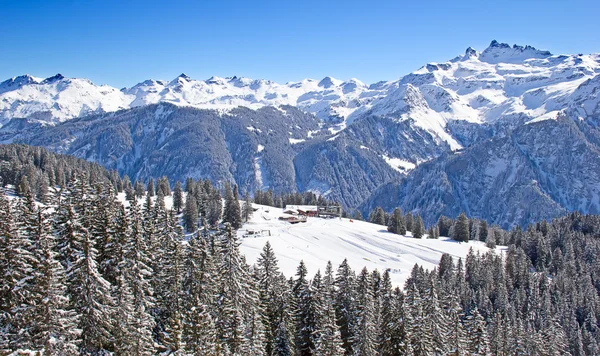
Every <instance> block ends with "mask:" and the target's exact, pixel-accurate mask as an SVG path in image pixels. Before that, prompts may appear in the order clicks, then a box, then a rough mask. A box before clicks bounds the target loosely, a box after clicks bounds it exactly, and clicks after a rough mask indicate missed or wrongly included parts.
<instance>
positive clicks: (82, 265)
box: [59, 201, 113, 352]
mask: <svg viewBox="0 0 600 356" xmlns="http://www.w3.org/2000/svg"><path fill="white" fill-rule="evenodd" d="M79 203H82V202H79ZM64 205H65V207H64V210H63V211H62V212H61V219H60V223H59V225H61V228H60V234H61V235H59V236H60V237H61V240H62V241H65V240H66V243H65V244H63V250H62V252H63V256H65V261H66V263H67V285H68V291H69V294H70V299H71V303H72V305H73V307H74V308H75V310H76V312H77V314H78V315H79V316H80V319H79V324H78V329H80V330H81V339H82V343H81V347H82V349H83V350H85V351H88V352H93V351H95V350H98V349H102V348H103V347H105V346H106V345H108V344H109V343H110V341H111V340H110V339H111V332H110V331H111V328H112V322H111V305H112V304H113V302H112V297H111V294H110V284H109V283H108V282H107V281H106V280H105V279H104V278H103V277H102V276H101V275H100V273H99V271H98V266H97V262H96V253H97V251H96V249H95V248H94V245H95V244H94V241H93V240H92V236H91V234H90V232H89V231H88V229H87V228H86V227H85V226H84V224H83V221H82V216H81V215H82V214H81V213H79V214H75V213H74V210H75V209H74V208H73V207H71V203H70V202H69V201H66V202H65V204H64ZM76 210H79V211H81V210H82V209H81V208H79V209H76ZM62 214H64V215H62ZM63 224H64V225H63ZM65 225H66V226H65ZM65 233H66V235H63V234H65Z"/></svg>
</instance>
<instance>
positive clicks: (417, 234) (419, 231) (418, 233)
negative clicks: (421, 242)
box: [412, 214, 425, 239]
mask: <svg viewBox="0 0 600 356" xmlns="http://www.w3.org/2000/svg"><path fill="white" fill-rule="evenodd" d="M424 232H425V226H424V225H423V219H421V215H419V214H417V217H416V219H415V220H414V222H413V229H412V234H413V237H414V238H415V239H420V238H422V237H423V233H424Z"/></svg>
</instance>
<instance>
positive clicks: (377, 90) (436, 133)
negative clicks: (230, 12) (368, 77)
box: [0, 41, 600, 226]
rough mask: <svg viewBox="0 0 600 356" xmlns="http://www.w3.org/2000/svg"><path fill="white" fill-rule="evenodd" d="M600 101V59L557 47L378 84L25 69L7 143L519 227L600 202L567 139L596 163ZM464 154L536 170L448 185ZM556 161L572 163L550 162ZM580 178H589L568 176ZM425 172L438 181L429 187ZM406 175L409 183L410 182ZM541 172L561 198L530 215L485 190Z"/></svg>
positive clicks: (10, 110)
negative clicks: (127, 80)
mask: <svg viewBox="0 0 600 356" xmlns="http://www.w3.org/2000/svg"><path fill="white" fill-rule="evenodd" d="M599 95H600V54H589V55H582V54H575V55H552V54H551V53H550V52H548V51H541V50H537V49H535V48H533V47H531V46H517V45H514V46H509V45H507V44H503V43H498V42H496V41H492V43H491V44H490V46H489V47H488V48H486V49H485V50H483V51H481V52H478V51H476V50H474V49H472V48H468V49H467V50H466V51H465V53H464V54H461V55H460V56H457V57H455V58H453V59H451V60H449V61H447V62H444V63H430V64H427V65H425V66H423V67H422V68H420V69H418V70H416V71H414V72H412V73H410V74H408V75H406V76H404V77H401V78H400V79H397V80H392V81H384V82H378V83H374V84H371V85H365V84H363V83H361V82H360V81H358V80H355V79H352V80H348V81H340V80H336V79H333V78H330V77H327V78H324V79H322V80H312V79H307V80H303V81H300V82H295V83H286V84H278V83H275V82H271V81H267V80H251V79H247V78H238V77H232V78H217V77H213V78H210V79H208V80H194V79H191V78H189V77H188V76H185V75H180V76H179V77H177V78H175V79H174V80H171V81H157V80H148V81H145V82H143V83H140V84H137V85H135V86H133V87H131V88H124V89H122V90H117V89H115V88H111V87H108V86H96V85H94V84H92V83H91V82H89V81H88V80H84V79H67V78H64V77H63V76H61V75H57V76H54V77H52V78H48V79H40V78H35V77H31V76H22V77H16V78H13V79H10V80H8V81H5V82H3V83H2V84H0V123H1V124H2V125H3V126H2V128H0V141H2V142H23V143H28V144H35V145H43V146H46V147H49V148H51V149H53V150H55V151H59V152H63V153H69V154H74V155H76V156H79V157H82V158H86V159H89V160H93V161H97V162H99V163H102V164H103V165H105V166H107V167H111V168H115V169H118V170H119V171H120V172H121V173H127V174H129V175H130V176H132V177H135V178H144V177H148V176H153V177H157V176H162V175H168V176H169V177H171V178H172V179H184V178H185V177H186V176H188V175H189V176H193V177H199V176H209V177H211V178H212V179H213V180H214V181H216V182H219V181H221V182H222V181H225V180H234V181H236V182H238V184H240V186H244V187H245V188H247V189H256V188H263V189H267V188H271V189H274V190H276V191H288V190H300V191H305V190H311V191H315V192H317V193H319V194H323V195H327V196H328V197H329V198H331V199H335V200H337V201H339V202H341V203H342V204H343V205H344V207H345V208H347V209H349V210H353V209H355V208H357V207H358V206H360V205H361V203H363V202H364V201H365V200H368V202H367V203H366V204H364V205H363V208H364V207H367V206H369V207H372V206H374V205H377V204H379V202H378V199H383V200H386V199H387V200H386V204H384V205H385V206H386V207H388V208H391V207H393V206H396V205H400V206H402V207H403V208H404V209H405V210H406V209H409V210H413V209H414V210H420V209H425V208H426V209H429V211H430V212H431V214H430V215H431V216H428V215H427V214H425V213H422V215H424V216H425V217H426V218H428V219H429V220H433V219H435V216H434V215H435V214H440V213H444V214H448V215H456V214H457V212H459V211H463V210H464V211H468V212H470V213H471V214H472V215H473V216H476V217H479V218H487V219H490V221H493V222H497V223H500V224H503V226H510V225H513V224H516V223H518V224H523V223H527V222H529V221H532V220H533V219H534V217H536V218H541V217H551V216H556V215H557V214H559V213H562V212H564V211H565V210H574V209H580V210H582V211H583V212H596V211H598V209H600V203H598V202H597V199H596V198H595V196H596V193H597V191H598V189H597V188H598V187H597V185H596V183H595V182H597V181H600V177H596V174H595V173H594V171H592V172H589V173H588V175H586V176H581V172H580V171H581V170H578V169H577V165H578V164H580V163H581V160H582V158H581V157H583V156H581V155H579V156H578V155H577V152H579V151H578V150H576V149H565V150H561V149H559V148H560V147H558V146H556V143H557V142H570V143H572V144H573V145H576V146H577V147H578V148H581V149H582V150H583V151H585V153H586V157H588V158H589V159H590V160H591V161H592V162H595V160H594V159H593V158H594V157H595V156H594V154H595V153H594V152H596V151H597V150H598V149H599V148H600V133H599V132H598V130H597V127H599V126H600V104H599V103H600V99H599ZM241 106H243V107H246V108H240V107H241ZM120 109H128V110H126V111H118V110H120ZM534 124H535V125H534ZM572 124H574V125H572ZM529 125H533V126H532V127H536V128H539V130H538V131H536V130H531V129H526V127H527V126H529ZM541 132H545V133H547V134H548V135H552V137H551V138H548V137H541V136H539V133H541ZM517 133H518V134H519V137H518V141H519V142H528V140H530V141H532V142H535V143H536V144H535V145H534V147H530V148H528V149H529V151H528V152H530V153H531V154H529V155H526V154H525V153H524V150H523V147H524V146H523V144H519V145H515V144H512V145H511V142H514V141H515V140H517V136H515V135H516V134H517ZM536 134H537V135H536ZM569 135H571V136H569ZM573 135H574V136H573ZM573 137H574V138H575V139H570V138H573ZM489 140H492V141H494V142H496V144H493V145H490V144H486V142H488V141H489ZM511 140H512V141H511ZM191 147H193V149H192V148H191ZM192 151H193V152H192ZM463 151H464V152H465V157H470V159H471V160H472V161H477V162H479V164H481V165H482V167H483V166H486V165H488V166H489V165H492V166H493V165H494V164H495V163H494V162H495V161H494V162H492V161H489V162H488V161H486V160H485V158H486V157H492V156H493V155H494V154H495V155H499V156H501V158H502V160H503V161H506V162H513V161H514V162H517V161H518V162H520V164H521V165H520V166H519V167H521V168H520V169H521V170H522V171H523V172H525V171H526V173H523V174H516V175H512V174H509V173H506V172H507V171H500V170H499V171H498V172H497V173H498V174H497V175H496V176H494V177H495V178H493V179H492V178H490V176H489V175H482V174H478V173H477V172H479V171H478V170H477V169H478V167H476V166H472V167H473V172H470V173H469V174H468V176H469V178H468V179H466V178H464V179H463V177H466V176H467V174H465V175H462V174H461V172H462V171H461V169H457V168H453V169H452V170H451V172H453V174H450V175H448V176H447V177H446V178H444V179H443V181H441V182H438V181H436V179H437V178H436V177H438V178H439V177H440V176H441V175H440V174H437V173H436V172H439V171H443V170H444V169H445V168H444V167H446V164H448V165H451V162H458V161H460V160H457V158H456V157H458V156H460V155H462V154H463ZM190 152H191V153H190ZM467 153H468V156H467V155H466V154H467ZM548 155H549V156H548ZM542 160H544V161H545V162H554V161H557V162H558V161H560V162H563V163H565V164H566V167H565V168H564V169H563V170H551V169H549V167H546V166H544V167H541V168H540V166H537V164H538V163H537V162H541V161H542ZM430 161H431V162H433V163H432V164H430V165H426V166H425V167H423V168H422V169H421V166H422V165H423V163H424V162H430ZM595 164H596V163H594V165H595ZM427 167H435V169H433V168H427ZM457 167H462V165H458V166H457ZM425 170H428V171H425ZM436 170H437V171H436ZM488 171H489V172H491V171H494V170H493V169H491V168H490V169H488ZM456 172H458V174H454V173H456ZM494 172H495V171H494ZM503 172H504V173H503ZM578 172H579V173H578ZM589 174H591V176H590V175H589ZM569 175H574V176H575V178H574V180H575V181H577V182H579V183H577V184H573V185H568V184H567V185H562V186H560V187H557V184H555V183H553V182H554V181H555V180H556V179H559V180H560V179H566V177H567V176H569ZM442 176H443V175H442ZM403 177H406V178H405V179H404V178H403ZM414 177H425V178H427V179H426V180H425V181H424V182H425V183H424V185H423V184H422V185H419V184H418V183H419V182H418V181H417V180H415V178H414ZM511 177H512V178H515V179H512V178H511ZM509 178H511V179H509ZM542 178H543V179H542ZM597 178H598V179H597ZM411 179H412V180H411ZM586 180H587V181H586ZM400 181H402V182H403V183H401V184H408V185H405V186H400V187H405V188H398V189H396V187H397V186H396V184H398V183H399V182H400ZM492 181H493V184H492V183H490V182H492ZM532 181H537V182H541V183H540V184H538V185H535V186H536V187H538V188H539V189H538V188H536V189H537V190H536V189H533V190H531V192H534V193H535V194H537V195H535V194H534V195H535V196H536V197H539V198H540V201H543V202H545V203H544V204H545V205H544V204H542V205H540V206H521V207H519V209H520V210H519V209H516V206H515V204H517V202H516V201H510V199H508V198H507V196H506V195H502V196H500V197H497V199H500V201H501V204H504V206H505V207H508V208H515V209H516V210H514V212H513V213H512V215H511V216H499V215H498V214H500V212H499V211H498V210H497V209H493V207H491V206H490V204H492V203H491V202H490V201H489V199H488V200H485V199H484V200H481V197H483V196H490V194H492V193H491V190H495V191H505V192H506V191H512V192H517V191H519V189H520V188H519V189H517V188H516V187H525V186H529V185H531V184H532V183H531V182H532ZM406 182H413V183H410V184H409V183H406ZM436 182H437V183H436ZM587 182H593V183H591V184H588V183H587ZM386 183H390V185H388V187H389V186H393V187H395V188H393V189H392V191H389V190H388V191H383V190H382V189H383V188H381V189H380V191H379V192H378V193H376V195H375V196H373V197H371V199H368V198H369V197H370V195H371V194H372V193H373V192H374V191H375V190H376V189H377V188H380V187H381V186H382V185H384V184H386ZM438 183H439V184H438ZM445 183H449V184H446V185H444V184H445ZM546 183H547V184H546ZM580 183H581V184H580ZM432 184H434V186H432ZM435 184H438V185H435ZM464 184H467V186H473V187H479V188H478V190H477V191H478V193H477V194H473V195H469V194H464V192H462V191H461V190H460V189H458V185H464ZM417 186H418V187H419V189H416V187H417ZM410 187H412V188H410ZM440 187H444V189H443V192H442V191H440V190H439V188H440ZM561 187H562V188H561ZM409 188H410V189H412V190H410V189H409ZM413 188H415V189H416V190H415V189H413ZM432 188H435V189H433V191H437V192H438V195H437V196H436V197H434V198H435V199H438V198H439V201H437V202H435V203H432V204H429V203H428V204H425V203H426V202H428V201H429V199H430V198H431V199H433V198H432V195H431V191H432ZM394 189H396V190H394ZM403 189H409V190H410V191H406V190H403ZM436 189H437V190H436ZM417 191H418V192H420V193H419V194H416V193H415V192H417ZM399 192H404V193H402V194H400V193H399ZM409 193H410V194H409ZM532 194H533V193H532ZM513 195H514V196H515V197H517V196H518V194H517V193H515V194H513ZM407 196H410V199H408V198H407ZM532 196H533V195H532ZM435 199H434V200H435ZM576 199H580V200H581V201H580V202H575V200H576ZM382 205H383V204H382Z"/></svg>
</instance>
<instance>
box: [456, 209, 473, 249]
mask: <svg viewBox="0 0 600 356" xmlns="http://www.w3.org/2000/svg"><path fill="white" fill-rule="evenodd" d="M469 234H470V233H469V219H467V216H466V215H465V213H461V214H460V215H459V216H458V219H457V220H456V224H455V226H454V234H453V236H452V238H454V240H456V241H459V242H469Z"/></svg>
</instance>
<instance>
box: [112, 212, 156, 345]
mask: <svg viewBox="0 0 600 356" xmlns="http://www.w3.org/2000/svg"><path fill="white" fill-rule="evenodd" d="M128 220H129V225H130V231H129V234H128V235H129V236H128V239H127V240H126V242H125V246H124V247H123V257H124V259H123V260H122V261H121V262H120V265H121V271H122V272H123V274H122V278H121V280H120V281H121V284H120V285H119V288H120V293H119V295H120V298H119V299H120V300H121V301H123V303H121V304H120V307H123V306H126V307H125V308H124V310H122V311H120V310H118V315H123V314H125V313H128V314H129V316H130V318H129V323H127V324H126V325H124V329H125V330H126V331H125V332H124V334H125V335H127V336H128V337H127V340H126V341H127V344H128V345H129V349H128V350H127V353H128V354H131V355H151V354H153V352H154V342H153V338H152V329H153V328H154V319H153V318H152V315H150V310H151V308H152V307H153V305H154V298H153V291H152V286H151V285H150V278H151V276H152V273H153V271H152V270H151V268H150V267H149V265H150V258H149V256H148V248H147V245H146V240H145V239H144V236H143V227H142V219H141V214H140V212H139V207H138V205H137V204H136V203H135V201H134V204H131V205H130V207H129V214H128Z"/></svg>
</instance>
